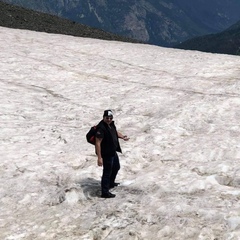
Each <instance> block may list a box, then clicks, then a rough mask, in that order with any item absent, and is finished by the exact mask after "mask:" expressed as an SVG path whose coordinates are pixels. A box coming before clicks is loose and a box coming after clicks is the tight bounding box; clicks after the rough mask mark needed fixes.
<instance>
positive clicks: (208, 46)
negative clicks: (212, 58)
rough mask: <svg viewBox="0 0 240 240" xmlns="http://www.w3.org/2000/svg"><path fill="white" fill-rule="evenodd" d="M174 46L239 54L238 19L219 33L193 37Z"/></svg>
mask: <svg viewBox="0 0 240 240" xmlns="http://www.w3.org/2000/svg"><path fill="white" fill-rule="evenodd" d="M175 47H176V48H180V49H186V50H198V51H203V52H211V53H224V54H232V55H240V21H239V22H237V23H236V24H234V25H233V26H231V27H230V28H228V29H227V30H225V31H223V32H221V33H218V34H210V35H206V36H201V37H197V38H193V39H190V40H188V41H185V42H183V43H181V44H179V45H176V46H175Z"/></svg>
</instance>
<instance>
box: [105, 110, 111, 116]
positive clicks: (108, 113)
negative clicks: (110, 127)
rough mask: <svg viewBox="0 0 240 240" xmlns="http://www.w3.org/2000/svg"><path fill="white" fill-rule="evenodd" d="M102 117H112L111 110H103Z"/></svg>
mask: <svg viewBox="0 0 240 240" xmlns="http://www.w3.org/2000/svg"><path fill="white" fill-rule="evenodd" d="M103 117H113V113H112V110H105V111H104V113H103Z"/></svg>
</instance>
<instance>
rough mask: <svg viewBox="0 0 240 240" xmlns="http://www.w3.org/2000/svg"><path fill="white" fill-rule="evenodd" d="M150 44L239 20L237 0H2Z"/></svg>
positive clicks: (166, 42)
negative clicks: (34, 0)
mask: <svg viewBox="0 0 240 240" xmlns="http://www.w3.org/2000/svg"><path fill="white" fill-rule="evenodd" d="M4 2H8V3H12V4H17V5H21V6H23V7H27V8H31V9H34V10H38V11H43V12H47V13H51V14H54V15H58V16H60V17H64V18H68V19H71V20H73V21H76V22H80V23H82V24H85V25H88V26H91V27H95V28H99V29H103V30H105V31H107V32H112V33H115V34H118V35H122V36H127V37H130V38H134V39H138V40H139V41H143V42H146V43H149V44H156V45H161V46H173V45H176V44H178V43H180V42H183V41H185V40H187V39H190V38H193V37H196V36H200V35H206V34H210V33H216V32H220V31H223V30H224V29H226V28H228V27H229V26H231V25H232V24H233V23H235V22H237V21H238V20H239V19H240V16H239V12H240V1H238V0H227V1H226V0H211V1H208V0H195V1H194V2H192V1H189V0H181V1H179V0H158V1H156V0H121V1H118V0H111V1H110V0H74V1H73V0H62V1H58V0H52V1H48V0H39V1H36V2H34V3H33V2H32V1H28V0H4Z"/></svg>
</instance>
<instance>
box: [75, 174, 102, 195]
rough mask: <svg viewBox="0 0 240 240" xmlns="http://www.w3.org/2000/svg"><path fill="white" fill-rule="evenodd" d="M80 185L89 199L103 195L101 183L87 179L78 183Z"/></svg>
mask: <svg viewBox="0 0 240 240" xmlns="http://www.w3.org/2000/svg"><path fill="white" fill-rule="evenodd" d="M77 185H80V187H81V189H82V191H83V194H84V195H85V197H86V198H87V199H89V198H91V197H100V195H101V182H100V181H99V180H96V179H94V178H85V179H81V180H80V181H78V182H77Z"/></svg>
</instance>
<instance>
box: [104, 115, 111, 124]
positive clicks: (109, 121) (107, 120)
mask: <svg viewBox="0 0 240 240" xmlns="http://www.w3.org/2000/svg"><path fill="white" fill-rule="evenodd" d="M112 120H113V116H107V117H104V118H103V121H104V122H105V123H107V124H110V123H111V122H112Z"/></svg>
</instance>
